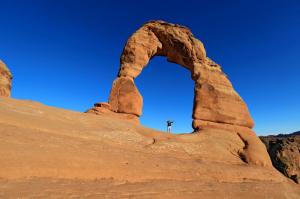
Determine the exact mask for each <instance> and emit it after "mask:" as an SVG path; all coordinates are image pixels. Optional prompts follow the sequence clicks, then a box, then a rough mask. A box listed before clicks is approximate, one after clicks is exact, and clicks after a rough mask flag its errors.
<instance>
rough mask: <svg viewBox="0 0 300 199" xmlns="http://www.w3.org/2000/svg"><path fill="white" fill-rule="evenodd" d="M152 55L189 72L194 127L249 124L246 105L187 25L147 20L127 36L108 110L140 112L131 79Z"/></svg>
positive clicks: (130, 112)
mask: <svg viewBox="0 0 300 199" xmlns="http://www.w3.org/2000/svg"><path fill="white" fill-rule="evenodd" d="M153 56H165V57H167V60H168V61H170V62H174V63H177V64H179V65H181V66H183V67H185V68H187V69H188V70H190V71H191V77H192V79H193V80H194V82H195V87H194V107H193V128H194V129H195V130H199V129H201V128H202V127H203V126H207V125H211V124H213V123H225V124H234V125H238V126H245V127H250V128H252V127H253V125H254V124H253V120H252V118H251V116H250V114H249V111H248V108H247V106H246V104H245V103H244V101H243V100H242V99H241V97H240V96H239V95H238V94H237V92H236V91H235V90H234V89H233V87H232V84H231V83H230V81H229V80H228V79H227V77H226V75H225V74H224V73H223V72H222V69H221V67H220V66H219V65H218V64H216V63H215V62H213V61H212V60H211V59H209V58H208V57H207V56H206V52H205V48H204V46H203V44H202V43H201V42H200V41H199V40H198V39H196V38H195V37H194V36H193V34H192V32H191V31H190V30H189V29H188V28H186V27H184V26H180V25H175V24H170V23H167V22H164V21H150V22H148V23H146V24H144V25H143V26H142V27H141V28H139V29H138V30H137V31H136V32H135V33H134V34H133V35H132V36H131V37H130V38H129V39H128V41H127V43H126V45H125V47H124V50H123V53H122V55H121V59H120V69H119V73H118V77H117V78H116V80H115V81H114V82H113V86H112V89H111V93H110V97H109V102H108V104H107V105H106V106H107V107H109V109H110V110H112V111H114V112H116V113H124V114H129V115H134V116H137V117H139V116H140V115H141V114H142V107H143V98H142V96H141V95H140V93H139V91H138V89H137V88H136V86H135V84H134V79H135V78H136V77H137V76H138V75H139V74H140V73H141V72H142V70H143V68H144V67H145V66H146V65H147V64H148V62H149V61H150V60H151V58H152V57H153Z"/></svg>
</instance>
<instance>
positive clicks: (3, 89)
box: [0, 60, 12, 97]
mask: <svg viewBox="0 0 300 199" xmlns="http://www.w3.org/2000/svg"><path fill="white" fill-rule="evenodd" d="M11 80H12V74H11V73H10V71H9V69H8V68H7V66H6V65H5V64H4V63H3V62H2V61H1V60H0V96H3V97H10V92H11Z"/></svg>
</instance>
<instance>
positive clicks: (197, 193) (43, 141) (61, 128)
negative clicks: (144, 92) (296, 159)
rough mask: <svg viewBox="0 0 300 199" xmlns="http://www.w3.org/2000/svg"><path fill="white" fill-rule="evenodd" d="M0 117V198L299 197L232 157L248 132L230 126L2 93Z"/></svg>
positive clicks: (275, 177) (286, 184) (271, 173)
mask: <svg viewBox="0 0 300 199" xmlns="http://www.w3.org/2000/svg"><path fill="white" fill-rule="evenodd" d="M97 106H100V107H101V106H102V108H103V109H104V107H105V106H107V104H104V103H103V104H97ZM107 111H109V110H107ZM115 114H119V113H115ZM0 124H1V125H0V165H1V168H0V198H89V199H92V198H95V199H98V198H106V199H110V198H112V199H116V198H138V199H149V198H155V199H156V198H172V199H193V198H195V199H196V198H204V199H216V198H217V199H219V198H220V199H221V198H230V199H241V198H243V199H253V198H255V199H266V198H272V199H299V198H300V197H299V196H300V189H299V186H298V185H296V184H295V183H293V182H291V180H289V179H288V178H286V177H285V176H283V175H282V174H281V173H280V172H278V171H277V170H276V169H275V168H273V167H260V166H256V165H250V164H246V163H245V162H244V161H242V160H241V159H240V158H239V152H240V150H242V151H244V152H245V155H246V156H247V153H248V149H249V150H252V149H253V148H252V149H251V147H256V145H255V144H256V143H253V142H252V141H251V140H252V137H255V134H254V133H253V132H251V131H249V132H245V133H244V134H243V136H244V138H243V140H242V139H240V137H239V135H238V134H236V133H232V132H233V131H232V129H230V128H231V127H232V125H230V126H228V130H226V129H220V128H218V129H217V128H207V129H203V130H201V133H192V134H181V135H174V134H169V133H164V132H160V131H156V130H154V129H150V128H146V127H143V126H142V125H136V124H134V123H132V122H128V121H126V120H124V119H119V118H116V117H115V116H113V115H110V114H99V115H93V114H84V113H80V112H75V111H68V110H64V109H61V108H55V107H51V106H46V105H43V104H41V103H38V102H34V101H32V100H16V99H12V98H7V97H0ZM214 124H217V123H214ZM244 128H246V127H244ZM237 130H238V129H237ZM238 131H240V130H238ZM251 136H252V137H251ZM247 142H249V144H248V146H249V148H248V149H247V148H246V149H245V150H243V148H245V147H247V146H246V144H245V143H247ZM261 144H262V143H261ZM254 154H257V155H259V151H257V153H254ZM249 157H250V158H255V159H256V158H257V157H254V156H249Z"/></svg>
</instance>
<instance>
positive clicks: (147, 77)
mask: <svg viewBox="0 0 300 199" xmlns="http://www.w3.org/2000/svg"><path fill="white" fill-rule="evenodd" d="M135 84H136V86H137V88H138V89H139V91H140V93H141V94H142V96H143V114H142V115H141V116H140V118H139V119H140V123H141V124H142V125H143V126H147V127H151V128H155V129H157V130H161V131H167V126H166V124H167V123H166V121H167V120H173V121H174V125H173V127H172V133H175V134H178V133H190V132H192V131H193V129H192V127H191V125H190V124H191V122H192V118H191V114H192V110H193V93H194V90H193V81H192V80H191V78H190V72H189V71H188V70H187V69H185V68H183V67H181V66H179V65H177V64H175V63H170V62H168V61H166V58H165V57H160V56H155V57H154V58H153V59H151V61H150V62H149V64H148V65H147V67H146V68H144V69H143V72H142V73H141V74H140V75H139V76H138V77H137V78H136V79H135Z"/></svg>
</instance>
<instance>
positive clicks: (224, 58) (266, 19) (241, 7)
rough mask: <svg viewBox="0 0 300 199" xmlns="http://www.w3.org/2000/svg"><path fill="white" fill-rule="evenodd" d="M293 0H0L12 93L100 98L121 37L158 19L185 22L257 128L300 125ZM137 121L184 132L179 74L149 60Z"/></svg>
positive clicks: (299, 20) (87, 103)
mask: <svg viewBox="0 0 300 199" xmlns="http://www.w3.org/2000/svg"><path fill="white" fill-rule="evenodd" d="M298 2H299V1H261V0H259V1H256V0H252V1H211V0H206V1H196V0H195V1H188V0H186V1H176V0H172V1H171V0H169V1H168V0H160V1H155V0H151V1H142V0H139V1H138V0H136V1H125V0H123V1H121V0H120V1H112V0H110V1H100V0H95V1H88V0H82V1H78V0H72V1H71V0H69V1H64V0H49V1H46V0H36V1H32V0H26V1H23V0H19V1H15V0H0V5H1V11H0V25H1V29H0V59H2V60H3V61H4V62H5V63H6V64H7V65H8V67H9V68H10V70H11V71H12V73H13V75H14V80H13V91H12V96H13V97H14V98H18V99H31V100H35V101H40V102H42V103H44V104H47V105H50V106H56V107H61V108H66V109H71V110H76V111H85V110H87V109H88V108H89V107H91V106H92V105H93V103H95V102H100V101H107V98H108V95H109V91H110V88H111V84H112V81H113V80H114V78H115V77H116V75H117V71H118V67H119V59H120V54H121V52H122V49H123V46H124V44H125V42H126V40H127V39H128V37H129V36H130V35H131V34H132V33H133V32H134V31H135V30H136V29H137V28H139V27H140V26H141V25H142V24H143V23H145V22H147V21H149V20H153V19H162V20H165V21H168V22H171V23H179V24H182V25H185V26H187V27H189V28H190V29H191V30H192V32H193V33H194V35H195V36H196V37H197V38H198V39H200V40H201V41H202V42H203V43H204V45H205V47H206V50H207V54H208V56H209V57H211V58H212V59H213V60H215V61H216V62H217V63H219V64H220V65H221V66H222V67H223V70H224V71H225V73H226V74H227V75H228V77H229V79H230V80H231V82H232V83H233V85H234V87H235V89H236V90H237V91H238V93H239V94H240V95H241V96H242V98H243V99H244V100H245V102H246V103H247V105H248V107H249V109H250V112H251V115H252V117H253V119H254V121H255V130H256V132H257V133H258V134H259V135H262V134H268V133H287V132H293V131H296V130H300V81H299V75H300V3H298ZM136 84H137V87H138V89H139V90H140V92H141V94H142V95H143V97H144V108H143V116H142V118H141V122H142V123H143V124H144V125H146V126H149V127H152V128H156V129H160V130H165V121H166V120H167V119H173V120H175V123H174V127H173V130H174V132H190V131H191V130H192V128H191V121H192V119H191V114H192V105H193V81H192V80H191V78H190V74H189V71H187V70H186V69H184V68H183V67H181V66H179V65H176V64H172V63H168V62H167V61H166V59H165V58H162V57H156V58H154V59H153V60H152V61H151V62H150V64H149V65H148V66H147V68H145V70H144V71H143V73H142V74H141V75H140V76H139V77H138V78H137V79H136Z"/></svg>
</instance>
